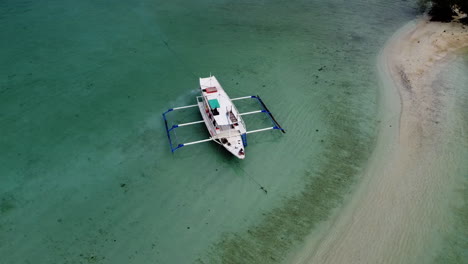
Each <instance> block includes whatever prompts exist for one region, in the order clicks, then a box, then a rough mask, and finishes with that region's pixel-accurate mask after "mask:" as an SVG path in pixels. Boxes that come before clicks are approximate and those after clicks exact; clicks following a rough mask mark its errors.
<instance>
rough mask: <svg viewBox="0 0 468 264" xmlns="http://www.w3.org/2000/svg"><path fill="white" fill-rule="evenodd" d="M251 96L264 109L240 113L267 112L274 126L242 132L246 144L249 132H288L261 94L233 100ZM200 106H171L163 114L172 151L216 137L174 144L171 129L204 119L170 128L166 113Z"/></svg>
mask: <svg viewBox="0 0 468 264" xmlns="http://www.w3.org/2000/svg"><path fill="white" fill-rule="evenodd" d="M249 98H253V99H256V100H257V102H258V103H259V105H260V107H261V108H262V110H257V111H252V112H247V113H242V114H241V113H240V114H239V115H241V116H242V115H250V114H256V113H265V114H266V115H267V116H268V118H269V119H270V121H271V123H272V124H273V126H272V127H267V128H262V129H257V130H252V131H247V132H246V133H245V134H242V135H241V136H242V141H243V143H244V146H247V134H251V133H257V132H263V131H267V130H271V129H276V130H280V131H281V132H283V133H286V131H285V130H284V129H283V128H282V127H281V126H280V124H279V123H278V121H276V119H275V117H274V116H273V114H272V113H271V112H270V110H268V108H267V106H266V105H265V103H264V102H263V100H262V99H261V98H260V96H258V95H251V96H245V97H238V98H234V99H231V101H236V100H242V99H249ZM196 106H198V104H196V105H187V106H181V107H174V108H170V109H168V110H167V111H166V112H164V113H163V114H162V116H163V119H164V125H165V126H166V134H167V138H168V140H169V146H170V147H171V152H172V153H174V151H176V150H178V149H179V148H182V147H185V146H188V145H194V144H198V143H203V142H208V141H212V140H215V138H212V137H210V138H208V139H203V140H199V141H193V142H188V143H183V144H178V145H177V146H176V147H174V144H173V140H172V138H171V131H172V130H174V129H176V128H178V127H182V126H188V125H194V124H198V123H203V122H204V121H203V120H201V121H195V122H189V123H184V124H177V125H172V126H171V127H170V128H169V125H168V124H167V118H166V115H167V114H168V113H169V112H172V111H174V110H180V109H185V108H191V107H196Z"/></svg>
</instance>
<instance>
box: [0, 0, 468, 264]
mask: <svg viewBox="0 0 468 264" xmlns="http://www.w3.org/2000/svg"><path fill="white" fill-rule="evenodd" d="M416 15H417V10H416V8H415V4H414V3H410V2H408V1H403V0H401V1H392V2H388V1H383V0H375V1H372V3H369V1H362V0H356V1H348V2H343V1H338V0H336V1H335V0H332V1H305V0H304V1H292V2H287V3H285V2H283V1H269V2H268V1H221V0H220V1H208V0H205V1H196V2H194V1H185V0H176V1H158V0H144V1H139V2H135V1H123V0H119V1H115V2H112V3H109V2H105V1H88V0H85V1H79V2H76V1H57V0H47V1H41V2H37V1H3V2H1V3H0V21H1V23H0V34H1V36H2V40H3V41H1V42H0V58H1V59H2V62H3V63H2V65H1V66H0V67H1V70H0V131H1V137H0V149H1V152H0V153H1V154H0V255H1V256H2V261H5V263H11V264H14V263H193V262H198V263H279V262H281V261H283V260H284V258H285V256H286V255H287V254H288V252H290V251H291V250H293V249H297V248H298V247H299V246H300V245H302V243H303V242H304V239H305V238H306V237H307V236H308V235H309V234H310V233H311V231H312V230H314V228H316V227H317V226H318V224H320V223H323V222H325V221H327V220H328V219H329V216H330V215H331V213H332V211H333V210H334V209H337V208H340V206H341V205H342V204H343V201H344V200H345V199H346V197H348V196H349V195H351V194H352V191H353V188H354V186H355V185H357V183H359V180H360V176H359V175H360V172H362V170H363V168H364V166H365V164H366V161H367V159H368V158H369V155H370V153H371V152H372V150H373V147H374V144H375V140H376V135H377V127H378V126H379V122H381V120H379V115H378V95H379V89H378V85H379V79H378V78H379V77H378V73H377V70H376V68H375V61H376V57H377V55H378V52H379V50H380V49H381V47H382V46H383V45H384V43H385V41H386V40H387V38H388V37H389V36H391V35H392V33H393V32H394V31H395V30H397V29H398V28H399V27H400V26H402V25H403V24H405V23H406V22H407V21H409V20H411V19H413V18H414V17H415V16H416ZM210 74H213V75H215V76H216V77H217V78H218V80H219V81H220V82H221V84H222V85H223V87H224V89H225V90H226V92H227V93H228V94H229V95H230V96H232V97H237V96H245V95H254V94H259V95H260V96H262V99H263V100H264V101H265V103H266V104H267V105H268V106H269V108H270V110H271V111H272V112H273V113H274V114H275V117H276V118H277V119H278V121H279V122H280V123H281V125H282V126H283V127H284V128H285V129H286V131H287V133H286V134H285V135H281V134H280V133H279V132H277V131H276V133H275V131H273V132H267V133H264V134H253V135H251V136H249V137H248V143H249V146H248V147H247V149H246V159H245V160H243V161H239V160H237V159H235V158H233V157H232V156H230V155H229V154H228V153H227V152H226V151H225V150H223V149H221V148H220V147H219V146H218V145H216V144H214V143H211V144H210V143H206V144H200V145H196V146H190V147H186V148H183V149H180V150H178V151H177V152H176V153H174V154H171V152H170V148H169V146H168V143H167V138H166V133H165V131H164V123H163V120H162V116H161V114H162V113H163V112H164V111H165V110H167V109H168V108H171V107H175V106H181V105H188V104H194V103H195V96H197V95H198V92H197V89H198V87H197V86H198V77H206V76H209V75H210ZM457 76H458V75H457ZM447 78H449V79H458V77H454V78H451V77H447ZM465 83H466V82H465ZM464 102H466V100H465V101H464ZM460 104H463V101H461V103H460ZM255 107H256V105H255V104H251V103H249V102H245V103H241V104H239V105H238V108H239V110H240V111H241V112H243V111H248V110H250V109H255ZM460 107H463V106H460ZM169 118H170V122H171V124H172V123H174V124H175V123H178V122H183V121H195V120H198V119H199V118H200V117H199V115H198V113H197V112H196V111H195V112H191V111H189V110H184V111H181V112H174V113H171V114H170V115H169ZM463 120H465V121H466V118H465V119H463ZM245 121H246V123H247V127H248V129H255V128H260V127H262V126H263V125H264V124H265V122H267V121H268V120H267V119H266V117H264V116H263V117H262V116H258V117H248V118H247V117H246V118H245ZM465 124H466V122H465ZM206 137H207V133H206V132H205V128H204V127H203V125H199V126H193V127H190V128H185V127H184V128H180V132H179V131H178V132H177V139H178V140H179V141H181V142H180V143H182V142H184V141H190V140H196V139H203V138H206ZM455 144H456V143H455ZM465 150H466V148H465ZM260 187H264V188H265V189H267V190H268V193H267V194H265V193H264V192H263V191H262V190H261V189H260Z"/></svg>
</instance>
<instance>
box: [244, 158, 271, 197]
mask: <svg viewBox="0 0 468 264" xmlns="http://www.w3.org/2000/svg"><path fill="white" fill-rule="evenodd" d="M237 167H238V168H239V169H240V170H242V171H243V172H244V174H245V175H247V177H249V179H250V180H251V181H253V182H254V183H255V184H257V185H258V186H259V187H260V190H262V191H263V192H264V193H265V194H268V190H267V189H266V188H265V187H264V186H263V185H261V184H260V183H259V182H258V181H257V180H255V178H254V177H253V176H252V175H250V174H249V173H247V172H246V171H245V170H244V169H243V168H242V167H241V166H240V165H239V164H238V163H237Z"/></svg>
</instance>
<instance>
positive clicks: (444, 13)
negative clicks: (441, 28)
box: [419, 0, 468, 24]
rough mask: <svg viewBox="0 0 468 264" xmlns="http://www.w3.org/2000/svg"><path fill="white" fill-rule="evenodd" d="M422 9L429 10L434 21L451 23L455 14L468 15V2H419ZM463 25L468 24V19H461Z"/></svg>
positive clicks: (440, 0)
mask: <svg viewBox="0 0 468 264" xmlns="http://www.w3.org/2000/svg"><path fill="white" fill-rule="evenodd" d="M419 4H420V7H421V9H429V15H430V16H431V20H432V21H441V22H450V21H452V20H453V16H456V15H457V13H456V12H455V10H456V9H458V11H459V12H461V13H464V14H468V1H466V0H419ZM460 22H462V23H463V24H468V18H467V17H465V18H462V19H460Z"/></svg>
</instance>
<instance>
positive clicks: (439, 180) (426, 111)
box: [291, 19, 468, 263]
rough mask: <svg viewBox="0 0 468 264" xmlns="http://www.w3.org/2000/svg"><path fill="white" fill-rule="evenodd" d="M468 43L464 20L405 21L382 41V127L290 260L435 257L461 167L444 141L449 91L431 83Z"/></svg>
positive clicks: (450, 123)
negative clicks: (330, 214)
mask: <svg viewBox="0 0 468 264" xmlns="http://www.w3.org/2000/svg"><path fill="white" fill-rule="evenodd" d="M466 46H468V28H467V27H464V26H462V25H460V24H455V23H452V24H451V23H448V24H447V23H436V22H428V21H427V20H426V19H421V20H418V21H416V22H411V23H409V24H407V25H406V26H404V27H403V28H402V29H400V30H399V31H398V32H397V33H396V34H395V35H394V36H393V37H392V38H391V39H390V40H389V41H388V42H387V44H386V46H385V48H384V49H383V50H382V52H381V54H380V56H379V62H378V67H379V70H380V73H381V77H382V87H383V89H382V92H381V101H380V103H381V117H382V119H381V127H380V132H379V136H378V142H377V145H376V149H375V150H374V152H373V154H372V157H371V158H370V160H369V163H368V166H367V170H366V171H365V176H364V178H363V182H362V184H361V186H360V187H359V189H358V191H356V193H355V194H353V196H352V199H351V200H350V201H349V202H348V203H347V204H346V206H345V208H344V209H343V210H341V211H340V212H338V213H337V214H336V215H335V217H334V219H332V220H331V221H329V222H330V223H329V224H328V226H327V227H325V228H326V231H322V235H317V234H315V235H314V237H312V238H311V239H310V241H309V242H308V243H306V246H305V249H304V250H303V251H302V252H300V253H299V254H297V255H296V256H294V258H293V260H292V261H291V263H427V262H428V261H430V260H432V259H434V257H435V255H436V254H437V253H435V251H436V249H439V248H441V245H440V244H439V243H440V241H441V239H442V237H443V236H444V234H446V233H447V232H448V231H449V229H450V228H451V227H450V223H451V219H450V213H449V211H448V210H449V209H450V205H449V204H450V201H452V200H453V197H451V196H450V195H451V193H453V189H454V186H456V184H457V179H456V177H455V176H454V175H456V174H457V173H456V170H459V169H460V166H463V165H461V164H463V158H462V157H460V156H459V155H458V153H457V151H455V150H453V148H450V146H449V144H448V142H449V141H450V140H451V139H453V137H454V136H456V135H455V134H454V133H453V128H454V124H455V123H456V122H457V120H455V119H454V118H452V116H456V115H457V114H456V113H452V111H455V110H454V109H455V108H452V107H450V106H451V105H453V101H454V100H455V96H453V94H454V93H450V92H447V91H445V90H443V89H441V87H440V86H437V85H436V84H435V83H436V80H437V75H438V74H439V72H440V71H441V69H443V68H444V66H445V65H447V63H449V62H451V61H452V60H453V59H454V58H456V54H457V50H460V49H461V48H463V47H466ZM462 88H463V87H462ZM432 252H434V253H432Z"/></svg>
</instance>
